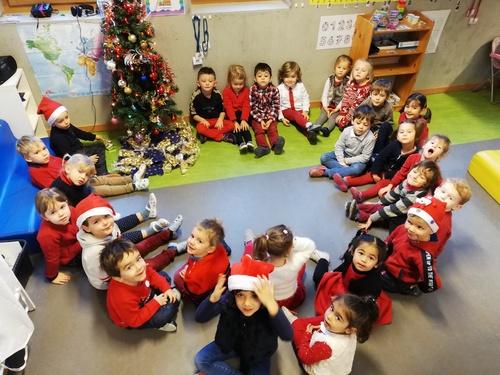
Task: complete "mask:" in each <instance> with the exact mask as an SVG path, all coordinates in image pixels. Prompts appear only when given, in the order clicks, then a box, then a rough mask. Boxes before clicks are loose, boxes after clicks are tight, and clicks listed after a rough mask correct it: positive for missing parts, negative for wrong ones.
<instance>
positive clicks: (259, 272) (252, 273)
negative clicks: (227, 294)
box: [227, 255, 274, 290]
mask: <svg viewBox="0 0 500 375" xmlns="http://www.w3.org/2000/svg"><path fill="white" fill-rule="evenodd" d="M273 270H274V266H273V265H272V264H270V263H266V262H261V261H258V260H254V259H252V257H251V256H250V255H244V256H243V257H242V258H241V263H236V264H234V265H233V266H232V267H231V276H229V279H228V281H227V288H228V289H229V290H255V284H256V283H257V282H258V279H257V276H265V277H269V274H270V273H271V272H272V271H273Z"/></svg>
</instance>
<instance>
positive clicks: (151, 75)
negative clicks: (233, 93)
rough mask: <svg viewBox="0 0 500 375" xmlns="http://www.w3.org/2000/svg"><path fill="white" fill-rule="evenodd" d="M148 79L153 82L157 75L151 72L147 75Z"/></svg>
mask: <svg viewBox="0 0 500 375" xmlns="http://www.w3.org/2000/svg"><path fill="white" fill-rule="evenodd" d="M149 78H151V79H152V80H153V81H156V79H157V78H158V73H156V72H151V73H150V74H149Z"/></svg>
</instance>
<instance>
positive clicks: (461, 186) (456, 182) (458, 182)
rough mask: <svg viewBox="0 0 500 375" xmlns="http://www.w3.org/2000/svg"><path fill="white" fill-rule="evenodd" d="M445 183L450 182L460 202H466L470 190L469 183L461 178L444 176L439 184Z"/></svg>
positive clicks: (470, 193) (468, 198) (469, 196)
mask: <svg viewBox="0 0 500 375" xmlns="http://www.w3.org/2000/svg"><path fill="white" fill-rule="evenodd" d="M446 183H449V184H452V185H453V186H454V187H455V189H456V190H457V193H458V195H459V196H460V204H466V203H467V202H468V201H469V200H470V198H471V196H472V191H471V189H470V185H469V184H468V183H467V181H465V180H464V179H463V178H446V179H445V180H444V181H443V182H442V183H441V185H444V184H446Z"/></svg>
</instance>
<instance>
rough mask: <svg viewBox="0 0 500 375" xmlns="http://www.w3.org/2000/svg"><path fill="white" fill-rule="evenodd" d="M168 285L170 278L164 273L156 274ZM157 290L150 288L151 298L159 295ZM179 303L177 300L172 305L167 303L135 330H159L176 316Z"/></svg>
mask: <svg viewBox="0 0 500 375" xmlns="http://www.w3.org/2000/svg"><path fill="white" fill-rule="evenodd" d="M158 273H159V274H160V275H161V276H163V277H164V278H165V279H166V280H167V281H168V282H169V283H170V276H168V274H167V273H166V272H164V271H160V272H158ZM160 293H161V292H160V291H159V290H156V289H154V288H151V298H153V297H154V296H155V295H156V294H160ZM179 304H180V301H179V300H177V301H175V302H174V303H170V302H167V304H166V305H163V306H161V307H160V308H159V309H158V311H157V312H156V313H155V314H154V315H153V316H152V317H151V319H149V320H148V321H147V322H146V323H144V324H143V325H142V326H140V327H137V329H147V328H160V327H163V326H164V325H165V324H167V323H170V322H171V321H173V320H174V319H175V316H176V315H177V310H178V309H179Z"/></svg>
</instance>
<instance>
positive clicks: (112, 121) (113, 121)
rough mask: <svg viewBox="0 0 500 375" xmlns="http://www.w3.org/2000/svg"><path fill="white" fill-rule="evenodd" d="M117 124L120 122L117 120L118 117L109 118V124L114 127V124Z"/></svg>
mask: <svg viewBox="0 0 500 375" xmlns="http://www.w3.org/2000/svg"><path fill="white" fill-rule="evenodd" d="M119 122H120V120H119V119H118V117H114V116H113V117H111V123H112V124H113V125H116V124H118V123H119Z"/></svg>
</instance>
